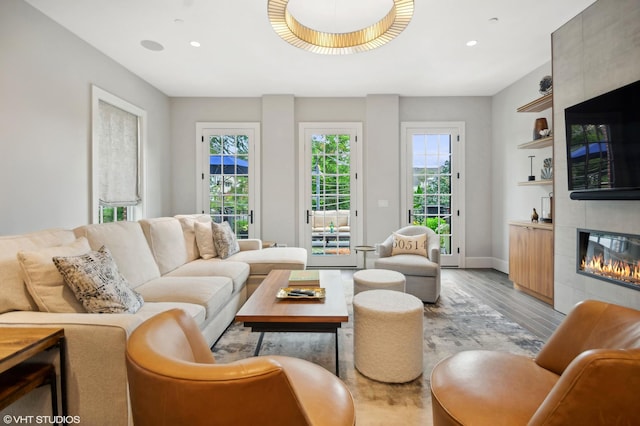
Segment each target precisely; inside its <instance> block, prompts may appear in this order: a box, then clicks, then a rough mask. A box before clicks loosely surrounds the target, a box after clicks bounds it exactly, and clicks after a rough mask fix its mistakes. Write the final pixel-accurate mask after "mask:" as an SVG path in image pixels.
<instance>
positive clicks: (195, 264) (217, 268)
mask: <svg viewBox="0 0 640 426" xmlns="http://www.w3.org/2000/svg"><path fill="white" fill-rule="evenodd" d="M249 272H250V269H249V265H247V264H246V263H244V262H233V261H230V260H220V259H219V258H215V259H208V260H205V259H196V260H194V261H192V262H189V263H187V264H184V265H182V266H181V267H179V268H177V269H174V270H173V271H171V272H169V273H168V274H167V275H165V277H227V278H230V279H231V281H232V282H233V292H234V293H236V292H238V291H239V290H240V289H242V287H243V286H244V285H245V283H246V282H247V278H249Z"/></svg>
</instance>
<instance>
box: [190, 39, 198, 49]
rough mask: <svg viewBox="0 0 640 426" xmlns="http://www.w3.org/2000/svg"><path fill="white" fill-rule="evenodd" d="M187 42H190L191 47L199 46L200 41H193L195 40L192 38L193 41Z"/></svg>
mask: <svg viewBox="0 0 640 426" xmlns="http://www.w3.org/2000/svg"><path fill="white" fill-rule="evenodd" d="M189 44H190V45H191V46H193V47H200V42H198V41H195V40H194V41H192V42H190V43H189Z"/></svg>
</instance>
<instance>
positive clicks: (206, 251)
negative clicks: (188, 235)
mask: <svg viewBox="0 0 640 426" xmlns="http://www.w3.org/2000/svg"><path fill="white" fill-rule="evenodd" d="M193 226H194V231H195V234H196V244H197V245H198V251H199V252H200V257H201V258H203V259H211V258H214V257H216V256H217V255H218V253H217V252H216V246H215V244H213V222H194V223H193Z"/></svg>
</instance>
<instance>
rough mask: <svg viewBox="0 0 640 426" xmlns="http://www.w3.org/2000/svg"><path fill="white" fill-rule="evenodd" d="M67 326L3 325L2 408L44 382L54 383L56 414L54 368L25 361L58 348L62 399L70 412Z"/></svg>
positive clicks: (0, 359)
mask: <svg viewBox="0 0 640 426" xmlns="http://www.w3.org/2000/svg"><path fill="white" fill-rule="evenodd" d="M64 345H65V341H64V329H62V328H45V327H42V328H40V327H10V326H2V327H0V397H1V399H0V405H3V406H2V407H0V408H4V407H5V406H8V405H10V404H11V403H13V402H14V401H16V400H17V399H19V398H20V397H22V396H23V395H26V394H27V393H28V392H30V391H31V390H33V389H35V388H36V387H38V386H41V385H43V384H52V382H53V384H52V393H51V400H52V408H53V415H54V416H56V415H57V405H58V401H57V390H56V391H55V392H54V386H56V382H55V370H54V368H53V366H52V365H51V364H42V363H26V362H24V361H27V360H29V359H31V358H32V357H34V356H35V355H37V354H39V353H41V352H44V351H46V350H50V349H53V348H58V351H59V353H60V402H61V406H62V412H61V414H62V417H63V418H64V417H65V416H66V414H67V398H66V395H67V381H66V368H65V364H66V360H65V347H64Z"/></svg>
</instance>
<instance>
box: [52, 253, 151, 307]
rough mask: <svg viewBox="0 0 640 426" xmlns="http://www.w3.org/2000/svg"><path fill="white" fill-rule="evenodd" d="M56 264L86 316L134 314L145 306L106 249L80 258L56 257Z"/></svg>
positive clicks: (54, 261)
mask: <svg viewBox="0 0 640 426" xmlns="http://www.w3.org/2000/svg"><path fill="white" fill-rule="evenodd" d="M53 263H55V265H56V267H57V268H58V270H59V271H60V273H61V274H62V276H63V277H64V280H65V282H66V283H67V285H68V286H69V287H71V289H72V290H73V293H74V294H75V295H76V298H77V299H78V300H79V301H80V303H82V306H84V308H85V309H86V310H87V312H92V313H101V314H108V313H129V314H133V313H135V312H137V311H138V309H140V307H141V306H142V304H143V303H144V300H143V299H142V296H141V295H140V294H138V293H137V292H136V291H135V290H133V289H131V288H129V284H128V283H127V280H126V279H125V278H124V277H123V276H122V274H120V271H118V267H117V265H116V262H115V261H114V260H113V257H111V252H110V251H109V249H107V248H106V247H104V246H102V247H101V248H100V250H98V251H91V252H89V253H87V254H84V255H81V256H70V257H54V258H53Z"/></svg>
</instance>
